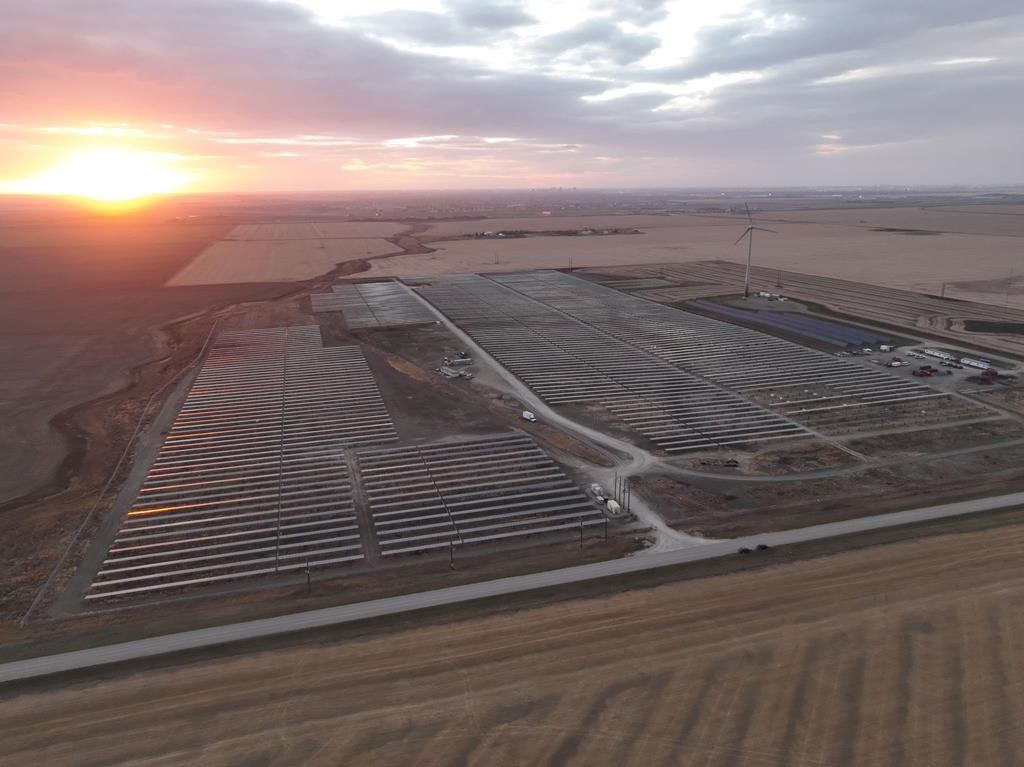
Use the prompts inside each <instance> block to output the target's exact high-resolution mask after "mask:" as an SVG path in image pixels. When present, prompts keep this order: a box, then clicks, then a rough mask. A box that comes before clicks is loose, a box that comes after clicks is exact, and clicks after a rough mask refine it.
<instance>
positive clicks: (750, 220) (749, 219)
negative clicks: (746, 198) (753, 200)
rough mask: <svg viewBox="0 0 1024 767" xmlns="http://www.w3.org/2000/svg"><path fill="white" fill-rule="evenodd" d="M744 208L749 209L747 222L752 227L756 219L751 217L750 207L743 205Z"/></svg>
mask: <svg viewBox="0 0 1024 767" xmlns="http://www.w3.org/2000/svg"><path fill="white" fill-rule="evenodd" d="M743 207H744V208H746V209H747V221H748V222H750V225H751V226H753V225H754V219H753V218H752V217H751V215H750V206H749V205H747V204H746V203H743Z"/></svg>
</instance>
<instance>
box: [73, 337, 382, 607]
mask: <svg viewBox="0 0 1024 767" xmlns="http://www.w3.org/2000/svg"><path fill="white" fill-rule="evenodd" d="M396 438H397V435H396V433H395V429H394V425H393V423H392V421H391V417H390V416H389V415H388V412H387V410H386V409H385V407H384V403H383V401H382V400H381V398H380V393H379V392H378V390H377V385H376V382H375V381H374V379H373V375H372V374H371V372H370V369H369V368H368V367H367V365H366V361H365V358H364V356H363V353H362V350H360V349H359V347H356V346H334V347H327V348H325V347H323V346H322V344H321V339H320V329H319V327H318V326H315V325H312V326H300V327H289V328H270V329H265V330H251V331H237V332H229V333H222V334H221V335H220V336H219V337H218V339H217V341H216V342H215V343H214V344H213V346H212V348H211V350H210V352H209V355H208V357H207V359H206V361H205V363H204V364H203V366H202V368H201V370H200V371H199V374H198V375H197V377H196V379H195V381H194V383H193V384H192V387H191V389H190V390H189V393H188V396H187V397H186V399H185V401H184V403H183V405H182V407H181V409H180V411H179V413H178V416H177V418H176V419H175V421H174V424H173V426H172V427H171V429H170V432H169V433H168V434H167V437H166V439H165V441H164V444H163V446H162V448H161V450H160V453H159V455H158V456H157V458H156V460H155V461H154V463H153V465H152V466H151V467H150V469H149V472H148V474H147V476H146V479H145V481H144V483H143V485H142V487H141V488H140V490H139V492H138V496H137V498H136V500H135V503H134V504H133V505H132V507H131V508H130V509H129V510H128V512H127V514H126V515H125V517H124V519H123V520H122V522H121V526H120V529H119V530H118V531H117V534H116V537H115V538H114V541H113V543H112V545H111V546H110V549H109V551H108V552H107V556H106V558H105V559H104V561H103V564H102V566H101V567H100V569H99V572H98V573H97V575H96V577H95V579H94V580H93V583H92V586H91V588H90V589H89V592H88V593H87V594H86V596H85V598H86V599H87V600H98V599H104V598H110V597H123V596H127V595H132V594H144V593H146V592H149V591H155V590H163V589H168V588H174V587H181V586H190V585H196V584H203V583H214V582H217V581H223V580H234V579H238V578H242V577H252V576H258V575H266V574H268V573H274V572H280V571H291V570H298V569H301V568H305V567H307V566H309V567H322V566H325V565H336V564H340V563H343V562H352V561H356V560H360V559H362V558H363V556H364V552H363V544H362V542H361V541H360V536H359V533H358V529H357V524H356V517H355V510H354V507H353V502H352V486H351V479H350V476H349V471H348V468H347V466H346V460H345V451H346V450H347V449H349V448H351V447H353V446H356V445H373V444H381V443H385V442H393V441H394V440H395V439H396Z"/></svg>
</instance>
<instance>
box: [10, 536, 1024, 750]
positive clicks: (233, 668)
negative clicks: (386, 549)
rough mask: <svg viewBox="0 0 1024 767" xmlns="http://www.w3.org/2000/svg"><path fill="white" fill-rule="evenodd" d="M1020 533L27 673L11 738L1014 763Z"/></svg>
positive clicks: (1018, 743)
mask: <svg viewBox="0 0 1024 767" xmlns="http://www.w3.org/2000/svg"><path fill="white" fill-rule="evenodd" d="M1022 546H1024V526H1021V525H1017V526H1011V527H1002V528H999V529H994V530H988V531H982V532H973V533H964V534H959V535H947V536H938V537H933V538H929V539H926V540H923V541H917V542H913V543H895V544H891V545H887V546H878V547H874V548H870V549H865V550H860V551H851V552H847V553H843V554H838V555H834V556H828V557H821V558H818V559H814V560H810V561H804V562H797V563H794V564H786V565H780V566H775V567H769V568H767V569H761V570H758V571H755V572H745V573H737V574H733V575H727V576H722V577H716V578H704V579H700V580H688V581H683V582H678V583H669V584H667V585H661V586H656V587H651V588H645V589H641V590H634V591H627V592H623V593H619V594H614V595H602V596H597V597H594V598H580V599H575V600H571V601H562V602H558V603H556V604H551V605H548V606H540V607H532V608H527V609H523V610H520V611H516V612H507V613H505V614H492V615H489V616H487V617H482V618H465V619H460V620H456V621H455V622H445V621H441V620H436V621H434V622H433V623H432V625H426V626H419V627H417V626H409V627H398V628H393V629H392V630H390V631H389V632H388V633H386V634H384V635H379V634H378V635H373V634H372V633H371V634H370V635H364V636H355V637H349V638H347V639H345V638H341V639H335V638H331V637H330V636H329V635H328V636H320V637H319V638H318V639H317V638H314V639H313V640H302V639H295V640H292V641H290V642H288V643H287V644H286V645H284V646H281V647H278V648H276V649H269V650H265V651H250V652H238V653H234V654H232V655H231V657H227V658H219V659H218V658H212V659H207V660H195V661H192V662H181V663H180V665H177V666H172V667H163V668H157V669H151V670H144V671H143V670H140V671H134V672H131V671H122V672H118V671H110V672H106V673H102V674H99V675H97V676H95V677H93V678H91V679H85V680H81V679H80V680H78V681H73V682H70V683H62V684H49V685H45V686H43V687H40V688H38V689H33V688H31V687H30V688H27V689H25V688H23V689H22V690H21V691H19V692H17V693H15V694H10V695H7V696H6V697H5V700H4V701H3V702H0V717H2V719H3V721H4V723H5V725H6V726H5V737H4V738H3V741H2V742H0V760H3V761H5V762H10V763H20V764H47V765H65V764H66V765H92V764H110V763H114V762H117V763H122V762H131V763H132V764H138V765H149V764H152V765H156V764H168V763H192V764H199V763H201V764H204V765H237V764H266V765H271V764H297V763H301V764H308V765H319V764H323V765H337V764H345V765H383V764H417V765H461V764H474V765H476V764H479V765H510V766H512V765H535V764H567V765H577V764H578V765H623V764H637V765H650V766H651V767H660V766H662V765H687V766H690V765H707V766H708V767H714V766H715V765H721V766H722V767H776V766H777V767H811V766H812V765H813V766H818V765H830V766H832V765H834V766H835V767H843V766H844V765H850V766H854V765H855V766H856V767H903V766H904V765H907V766H909V765H927V766H928V767H946V766H947V765H949V766H950V767H954V766H958V767H962V766H964V765H972V766H973V765H978V766H979V767H980V766H981V765H985V767H1014V766H1015V765H1019V764H1021V763H1022V762H1024V731H1022V730H1021V728H1020V725H1019V723H1020V719H1021V716H1022V714H1024V708H1022V706H1024V704H1022V702H1021V700H1022V699H1021V696H1020V695H1018V694H1017V691H1018V690H1020V689H1021V686H1022V685H1024V651H1022V648H1021V647H1020V636H1021V634H1022V632H1024V610H1022V608H1024V597H1022V596H1021V594H1022V593H1024V559H1022V558H1021V557H1020V549H1021V547H1022ZM777 554H778V555H779V556H782V552H777ZM343 636H344V635H343ZM125 733H132V737H124V734H125Z"/></svg>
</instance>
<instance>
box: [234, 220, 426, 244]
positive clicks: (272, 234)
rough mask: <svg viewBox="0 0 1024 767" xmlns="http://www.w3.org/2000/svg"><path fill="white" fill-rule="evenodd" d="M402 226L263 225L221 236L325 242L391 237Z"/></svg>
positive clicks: (238, 228)
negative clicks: (326, 240) (332, 239)
mask: <svg viewBox="0 0 1024 767" xmlns="http://www.w3.org/2000/svg"><path fill="white" fill-rule="evenodd" d="M404 229H408V227H407V226H405V225H404V224H396V223H394V222H392V221H354V222H348V221H315V222H282V223H265V224H239V225H238V226H236V227H235V228H234V229H232V230H231V231H230V232H228V234H226V235H225V236H224V239H225V240H245V241H249V242H252V241H258V240H325V239H331V238H335V237H338V238H345V239H351V238H358V239H366V238H384V237H394V236H395V235H397V234H398V233H399V232H401V231H403V230H404Z"/></svg>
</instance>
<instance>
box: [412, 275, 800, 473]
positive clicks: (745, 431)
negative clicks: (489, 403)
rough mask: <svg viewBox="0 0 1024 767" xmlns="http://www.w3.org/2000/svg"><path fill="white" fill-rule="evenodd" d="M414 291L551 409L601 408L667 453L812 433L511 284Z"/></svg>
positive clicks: (448, 283) (469, 280)
mask: <svg viewBox="0 0 1024 767" xmlns="http://www.w3.org/2000/svg"><path fill="white" fill-rule="evenodd" d="M541 274H542V273H541ZM500 279H502V280H503V281H506V280H509V278H505V277H503V278H500ZM570 279H571V278H570ZM575 282H578V283H581V284H585V283H582V281H580V280H575ZM594 287H597V286H594ZM416 290H417V291H418V292H419V293H420V294H421V295H422V296H424V297H425V298H426V299H427V300H428V301H430V302H431V303H432V304H434V305H435V306H436V307H437V308H438V309H440V310H441V311H442V312H443V313H444V314H446V315H447V316H448V317H450V318H451V320H452V321H453V322H455V323H456V324H457V325H459V326H460V327H461V328H462V329H463V330H465V331H466V332H467V333H468V334H469V335H470V336H472V338H473V339H474V340H475V341H476V342H477V343H478V344H480V345H481V346H482V347H483V348H484V349H486V350H487V351H488V352H489V353H490V354H491V355H492V356H494V357H495V358H496V359H497V360H498V361H499V362H500V363H501V364H502V365H504V366H505V367H507V368H508V369H509V370H510V371H512V373H513V374H514V375H516V376H517V377H518V378H520V379H521V380H522V381H523V382H525V383H526V384H527V385H528V386H529V387H530V388H531V389H533V390H534V391H535V392H537V393H538V394H539V395H540V396H541V397H543V398H544V399H545V400H546V401H547V402H549V403H551V404H553V405H567V404H573V403H599V404H601V405H603V406H604V407H606V408H607V409H608V410H609V411H610V412H611V413H612V414H614V415H615V416H616V417H618V418H619V419H621V420H622V421H623V422H624V423H626V424H627V425H628V426H630V427H631V428H633V429H635V430H636V431H638V432H639V433H640V434H642V435H644V436H645V437H647V438H648V439H650V440H651V441H652V442H654V443H655V444H656V445H658V446H659V447H660V448H662V449H663V450H665V451H666V452H669V453H679V452H685V451H691V450H700V449H706V448H715V447H724V446H730V445H740V444H746V443H750V442H762V441H766V440H775V439H782V438H787V437H795V436H802V435H805V434H806V433H807V432H806V430H805V429H804V428H803V427H801V426H800V425H798V424H796V423H793V422H792V421H789V420H787V419H785V418H782V417H780V416H779V415H777V414H775V413H772V412H771V411H770V410H767V409H766V408H763V407H761V406H759V405H756V404H754V403H752V402H750V401H749V400H747V399H745V398H743V397H740V396H737V395H736V394H733V393H731V392H728V391H726V390H724V389H723V388H721V387H719V386H716V385H714V384H711V383H708V382H706V381H703V380H701V379H699V378H697V377H696V376H693V375H690V374H689V373H686V372H684V371H682V370H680V369H679V368H678V367H675V366H673V365H671V364H668V363H667V362H665V361H663V360H660V359H658V357H657V356H655V355H653V354H649V353H647V352H645V351H642V350H640V349H638V348H636V346H633V345H630V344H628V343H625V342H623V341H620V340H616V339H615V338H613V337H611V335H610V334H609V333H608V332H605V331H603V330H599V329H597V328H595V327H593V326H591V325H588V324H586V323H584V322H582V321H580V320H577V319H575V318H573V317H570V316H568V314H567V313H566V312H565V311H563V310H559V309H555V308H553V307H550V306H546V305H545V304H544V303H542V302H540V301H538V300H534V299H533V298H531V297H527V296H525V295H523V294H522V293H520V292H517V290H513V289H512V282H511V281H510V282H509V286H508V287H506V286H504V285H499V284H497V283H496V282H494V281H493V280H490V279H485V278H483V277H481V276H479V275H456V276H445V277H441V278H438V279H436V280H435V281H434V283H433V284H432V285H429V286H421V287H418V288H416ZM602 290H604V289H603V288H602ZM607 292H609V293H611V294H612V295H622V294H618V293H616V292H615V291H607ZM570 298H571V296H570Z"/></svg>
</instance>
